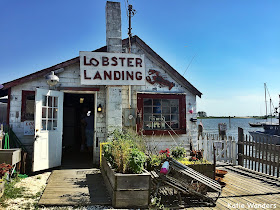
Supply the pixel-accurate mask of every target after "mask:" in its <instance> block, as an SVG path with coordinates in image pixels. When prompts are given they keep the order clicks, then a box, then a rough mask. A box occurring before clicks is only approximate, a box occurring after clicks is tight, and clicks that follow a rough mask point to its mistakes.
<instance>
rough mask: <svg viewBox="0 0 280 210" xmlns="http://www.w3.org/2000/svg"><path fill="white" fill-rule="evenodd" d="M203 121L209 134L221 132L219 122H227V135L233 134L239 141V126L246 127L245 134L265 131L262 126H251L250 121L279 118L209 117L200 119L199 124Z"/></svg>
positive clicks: (270, 120)
mask: <svg viewBox="0 0 280 210" xmlns="http://www.w3.org/2000/svg"><path fill="white" fill-rule="evenodd" d="M200 122H202V124H203V132H204V133H209V134H219V131H218V124H219V123H226V125H227V131H226V134H227V136H232V137H234V139H235V140H236V141H237V139H238V127H241V128H243V129H244V134H249V133H248V132H249V131H264V129H263V128H262V127H251V126H250V125H249V123H257V122H260V123H265V122H269V123H270V122H272V123H278V122H279V121H278V119H276V118H269V119H267V120H265V119H255V118H230V119H229V118H207V119H198V120H197V125H198V124H199V123H200Z"/></svg>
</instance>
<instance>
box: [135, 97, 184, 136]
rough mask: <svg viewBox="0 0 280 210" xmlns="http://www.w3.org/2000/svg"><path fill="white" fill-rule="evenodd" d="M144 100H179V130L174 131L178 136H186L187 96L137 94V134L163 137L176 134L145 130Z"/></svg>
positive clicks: (169, 131)
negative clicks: (162, 135)
mask: <svg viewBox="0 0 280 210" xmlns="http://www.w3.org/2000/svg"><path fill="white" fill-rule="evenodd" d="M144 98H150V99H179V128H178V129H173V130H174V132H175V133H176V134H186V133H187V132H186V95H185V94H176V93H174V94H158V93H157V94H153V93H137V132H138V133H141V132H142V133H143V134H144V135H161V134H169V133H170V134H171V135H175V133H174V132H173V131H172V130H171V129H165V130H159V129H154V130H144V129H143V122H144V120H143V119H144V118H143V117H144V112H143V107H144Z"/></svg>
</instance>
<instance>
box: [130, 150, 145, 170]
mask: <svg viewBox="0 0 280 210" xmlns="http://www.w3.org/2000/svg"><path fill="white" fill-rule="evenodd" d="M145 162H146V156H145V154H144V153H143V152H141V151H140V150H139V149H136V148H134V149H132V151H131V153H130V157H129V169H130V171H131V172H133V173H137V174H139V173H141V172H142V171H143V169H144V163H145Z"/></svg>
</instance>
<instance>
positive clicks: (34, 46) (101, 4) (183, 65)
mask: <svg viewBox="0 0 280 210" xmlns="http://www.w3.org/2000/svg"><path fill="white" fill-rule="evenodd" d="M120 2H121V4H122V21H123V25H122V30H123V35H122V36H123V38H126V37H127V28H128V24H127V17H126V12H125V6H126V0H122V1H120ZM0 3H1V6H0V20H1V21H0V28H1V33H0V73H1V77H0V84H1V83H5V82H7V81H11V80H13V79H16V78H19V77H21V76H25V75H27V74H30V73H33V72H34V71H38V70H41V69H43V68H47V67H50V66H53V65H55V64H57V63H60V62H62V61H65V60H68V59H71V58H73V57H76V56H78V55H79V51H91V50H94V49H96V48H99V47H102V46H104V45H105V43H106V41H105V31H106V30H105V3H106V1H105V0H104V1H103V0H83V1H77V0H76V1H74V0H67V1H66V0H60V1H58V0H48V1H46V0H45V1H43V0H25V1H22V0H2V1H1V2H0ZM129 3H130V4H132V5H133V7H134V8H135V9H136V11H137V13H136V15H135V16H134V17H133V19H132V27H133V29H132V33H133V34H134V35H135V34H136V35H138V36H139V37H140V38H141V39H143V40H144V41H145V42H146V43H147V44H148V45H149V46H150V47H151V48H152V49H153V50H154V51H156V52H157V53H158V54H159V55H160V56H161V57H162V58H163V59H165V60H166V61H167V62H168V63H169V64H170V65H171V66H173V67H174V68H175V69H176V70H177V71H178V72H179V73H181V74H183V73H184V72H185V71H186V73H185V74H184V76H185V77H186V79H187V80H188V81H189V82H191V83H192V84H193V85H194V86H195V87H196V88H197V89H198V90H200V91H201V92H202V93H203V95H202V98H201V99H199V98H198V99H197V108H198V110H203V111H206V112H207V114H208V115H226V116H228V115H231V116H248V115H261V114H265V106H264V89H263V83H264V82H266V83H267V86H268V88H269V92H270V95H271V96H272V100H273V103H274V106H276V105H278V102H279V100H278V94H279V93H280V91H279V82H278V81H279V79H280V74H279V72H280V26H279V23H280V13H279V11H280V1H278V0H269V1H268V0H246V1H244V0H227V1H226V0H211V1H209V0H196V1H194V0H176V1H170V0H169V1H167V0H161V1H149V0H130V1H129ZM193 57H194V59H193V61H192V63H191V65H190V66H189V68H188V69H187V66H188V65H189V63H190V62H191V60H192V58H193ZM186 69H187V70H186Z"/></svg>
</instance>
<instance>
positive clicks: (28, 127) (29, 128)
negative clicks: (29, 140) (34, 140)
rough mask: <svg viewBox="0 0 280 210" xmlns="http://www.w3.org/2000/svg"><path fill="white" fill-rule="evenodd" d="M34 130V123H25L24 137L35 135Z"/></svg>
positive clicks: (28, 121)
mask: <svg viewBox="0 0 280 210" xmlns="http://www.w3.org/2000/svg"><path fill="white" fill-rule="evenodd" d="M34 130H35V126H34V121H30V120H27V121H24V135H26V136H27V135H34Z"/></svg>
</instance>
